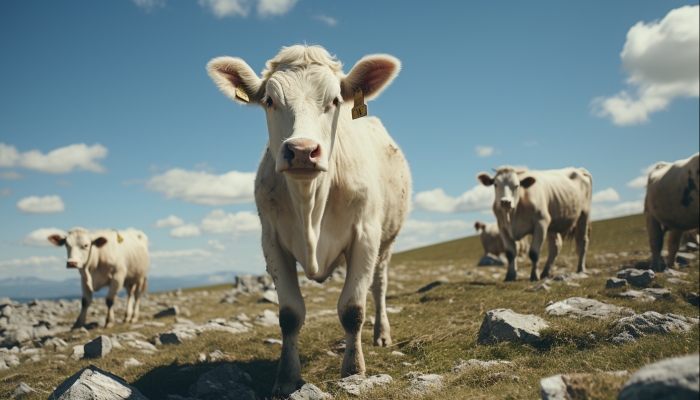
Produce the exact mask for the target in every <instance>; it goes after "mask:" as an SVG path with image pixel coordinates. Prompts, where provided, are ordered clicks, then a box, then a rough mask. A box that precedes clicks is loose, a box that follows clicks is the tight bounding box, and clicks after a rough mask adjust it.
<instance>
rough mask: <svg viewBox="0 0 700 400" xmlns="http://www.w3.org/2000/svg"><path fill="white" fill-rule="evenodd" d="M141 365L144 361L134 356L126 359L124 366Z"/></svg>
mask: <svg viewBox="0 0 700 400" xmlns="http://www.w3.org/2000/svg"><path fill="white" fill-rule="evenodd" d="M139 365H143V363H142V362H141V361H139V360H137V359H135V358H133V357H131V358H129V359H127V360H125V361H124V368H129V367H138V366H139Z"/></svg>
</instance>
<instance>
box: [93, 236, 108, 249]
mask: <svg viewBox="0 0 700 400" xmlns="http://www.w3.org/2000/svg"><path fill="white" fill-rule="evenodd" d="M105 243H107V239H106V238H105V237H103V236H100V237H98V238H97V239H95V240H93V241H92V244H94V245H95V246H97V247H102V246H104V245H105Z"/></svg>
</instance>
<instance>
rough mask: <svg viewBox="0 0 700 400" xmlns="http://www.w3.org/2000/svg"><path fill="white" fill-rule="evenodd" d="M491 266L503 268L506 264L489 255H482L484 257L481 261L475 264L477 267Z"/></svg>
mask: <svg viewBox="0 0 700 400" xmlns="http://www.w3.org/2000/svg"><path fill="white" fill-rule="evenodd" d="M491 265H496V266H504V265H506V264H505V263H504V262H503V260H501V259H500V258H498V257H497V256H494V255H492V254H491V253H486V254H484V256H483V257H481V260H479V263H478V264H476V266H477V267H487V266H491Z"/></svg>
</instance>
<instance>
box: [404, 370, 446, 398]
mask: <svg viewBox="0 0 700 400" xmlns="http://www.w3.org/2000/svg"><path fill="white" fill-rule="evenodd" d="M442 380H443V377H442V376H441V375H437V374H428V375H423V374H420V375H418V376H417V377H415V378H414V379H413V380H411V386H410V387H409V389H408V390H410V391H411V392H412V393H413V394H417V395H425V394H427V393H428V392H432V391H435V390H440V389H442Z"/></svg>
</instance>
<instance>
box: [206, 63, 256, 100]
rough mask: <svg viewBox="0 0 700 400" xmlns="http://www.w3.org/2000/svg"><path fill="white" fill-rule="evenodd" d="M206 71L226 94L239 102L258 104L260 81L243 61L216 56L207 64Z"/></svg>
mask: <svg viewBox="0 0 700 400" xmlns="http://www.w3.org/2000/svg"><path fill="white" fill-rule="evenodd" d="M207 72H208V73H209V76H210V77H211V79H212V80H213V81H214V83H216V86H218V87H219V90H221V91H222V92H224V94H225V95H226V96H228V97H230V98H231V99H233V100H235V101H237V102H239V103H241V104H260V101H261V100H260V96H261V95H262V94H261V93H259V92H260V85H261V82H262V81H261V80H260V78H259V77H258V76H257V75H256V74H255V72H254V71H253V70H252V69H251V68H250V67H249V66H248V64H246V62H245V61H243V60H241V59H240V58H234V57H217V58H214V59H212V60H211V61H209V63H208V64H207Z"/></svg>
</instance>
